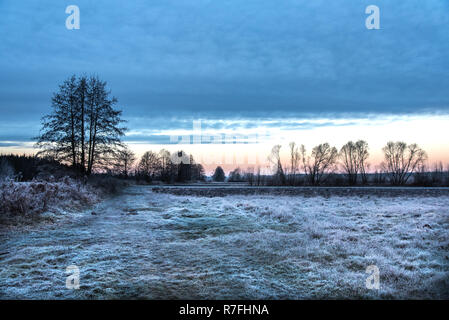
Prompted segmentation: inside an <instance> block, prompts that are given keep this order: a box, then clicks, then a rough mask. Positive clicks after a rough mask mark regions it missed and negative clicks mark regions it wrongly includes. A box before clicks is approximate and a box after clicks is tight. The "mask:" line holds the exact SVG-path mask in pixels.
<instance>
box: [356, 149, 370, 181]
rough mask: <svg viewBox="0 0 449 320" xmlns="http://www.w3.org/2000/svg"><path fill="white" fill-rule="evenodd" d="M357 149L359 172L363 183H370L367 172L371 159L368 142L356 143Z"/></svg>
mask: <svg viewBox="0 0 449 320" xmlns="http://www.w3.org/2000/svg"><path fill="white" fill-rule="evenodd" d="M355 147H356V149H357V158H358V162H359V172H360V175H361V177H362V183H363V184H366V183H367V182H368V177H367V171H368V168H369V163H368V162H367V160H368V157H369V152H368V142H366V141H364V140H359V141H357V142H356V143H355Z"/></svg>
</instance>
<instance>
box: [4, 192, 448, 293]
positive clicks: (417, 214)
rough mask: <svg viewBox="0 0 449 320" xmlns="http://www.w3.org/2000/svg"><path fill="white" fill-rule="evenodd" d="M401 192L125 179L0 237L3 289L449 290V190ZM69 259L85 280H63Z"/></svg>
mask: <svg viewBox="0 0 449 320" xmlns="http://www.w3.org/2000/svg"><path fill="white" fill-rule="evenodd" d="M406 194H407V193H404V194H401V195H398V196H395V197H385V196H380V195H375V194H374V195H369V194H358V195H356V196H351V195H350V194H349V195H346V196H342V195H339V196H332V194H330V195H328V194H324V196H322V195H316V196H310V195H308V196H307V197H304V196H301V195H294V196H282V195H270V194H269V193H266V194H262V195H239V194H234V195H230V196H225V197H198V196H196V197H193V196H176V195H171V194H166V193H155V192H153V191H151V188H149V187H145V186H133V187H129V188H128V189H127V190H126V192H125V193H124V194H123V195H121V196H118V197H115V198H113V199H110V200H107V201H105V202H103V203H101V204H99V205H98V207H97V208H95V209H94V210H95V212H96V213H97V214H96V215H91V214H90V211H89V212H86V213H85V214H84V215H81V216H80V217H79V218H77V219H75V222H73V223H71V224H69V225H59V226H53V227H51V226H50V227H45V228H42V227H39V229H35V230H32V231H26V232H25V231H24V232H22V233H18V232H7V233H4V234H2V235H0V241H1V242H0V298H3V299H11V298H19V299H21V298H32V299H35V298H43V299H47V298H57V299H65V298H80V299H104V298H149V299H160V298H168V299H170V298H184V299H190V298H199V299H202V298H209V299H230V298H233V299H245V298H246V299H259V298H260V299H264V298H267V299H310V298H375V299H377V298H381V299H391V298H449V232H448V231H449V196H441V195H440V196H433V195H432V194H430V195H429V194H427V193H426V192H423V195H417V194H412V195H409V196H407V195H406ZM69 265H76V266H78V267H79V269H80V272H81V274H80V284H81V288H80V289H79V290H69V289H66V287H65V281H66V276H67V275H66V274H65V269H66V267H67V266H69ZM368 265H376V266H378V268H379V270H380V289H379V290H368V289H367V288H366V287H365V280H366V278H367V277H368V275H367V274H366V273H365V269H366V267H367V266H368Z"/></svg>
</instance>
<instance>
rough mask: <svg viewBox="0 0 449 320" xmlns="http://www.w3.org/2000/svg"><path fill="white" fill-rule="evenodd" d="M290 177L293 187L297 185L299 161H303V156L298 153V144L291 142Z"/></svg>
mask: <svg viewBox="0 0 449 320" xmlns="http://www.w3.org/2000/svg"><path fill="white" fill-rule="evenodd" d="M289 147H290V175H289V177H290V178H289V180H290V184H291V185H295V183H296V174H297V173H298V168H299V161H300V159H301V154H300V153H299V151H298V147H297V146H296V143H294V142H290V144H289Z"/></svg>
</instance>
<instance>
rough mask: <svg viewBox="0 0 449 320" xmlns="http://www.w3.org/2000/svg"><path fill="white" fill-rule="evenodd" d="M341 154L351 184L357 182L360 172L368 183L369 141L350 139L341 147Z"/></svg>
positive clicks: (363, 179)
mask: <svg viewBox="0 0 449 320" xmlns="http://www.w3.org/2000/svg"><path fill="white" fill-rule="evenodd" d="M339 155H340V158H341V161H342V165H343V170H344V172H345V173H346V176H347V178H348V182H349V184H351V185H355V184H357V177H358V174H359V173H360V174H361V176H362V181H363V182H364V183H366V166H367V164H366V160H367V159H368V156H369V153H368V143H366V142H365V141H363V140H359V141H357V142H352V141H349V142H348V143H346V144H345V145H344V146H343V147H342V148H341V150H340V154H339Z"/></svg>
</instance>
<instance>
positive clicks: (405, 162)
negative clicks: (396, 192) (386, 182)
mask: <svg viewBox="0 0 449 320" xmlns="http://www.w3.org/2000/svg"><path fill="white" fill-rule="evenodd" d="M382 150H383V152H384V157H385V161H384V162H383V163H382V168H383V169H384V170H385V172H386V173H387V174H388V175H389V177H390V182H391V183H392V184H394V185H403V184H406V183H407V181H408V179H409V178H410V176H411V175H412V174H413V172H415V171H416V170H417V169H418V168H419V167H420V166H421V165H423V164H424V162H425V161H426V159H427V154H426V152H425V151H424V150H423V149H421V148H420V147H419V146H418V145H417V144H416V143H413V144H410V145H407V144H406V143H405V142H401V141H398V142H392V141H390V142H388V143H387V145H386V146H385V147H383V149H382Z"/></svg>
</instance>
